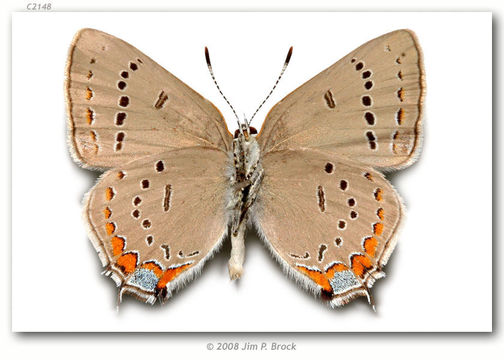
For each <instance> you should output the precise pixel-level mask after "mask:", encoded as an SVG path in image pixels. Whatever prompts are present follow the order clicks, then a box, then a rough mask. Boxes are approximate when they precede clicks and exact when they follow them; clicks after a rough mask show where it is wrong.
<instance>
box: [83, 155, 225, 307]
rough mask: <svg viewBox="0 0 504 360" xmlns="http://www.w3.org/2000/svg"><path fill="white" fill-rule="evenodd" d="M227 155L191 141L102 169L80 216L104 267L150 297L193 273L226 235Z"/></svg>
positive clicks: (126, 288) (127, 288)
mask: <svg viewBox="0 0 504 360" xmlns="http://www.w3.org/2000/svg"><path fill="white" fill-rule="evenodd" d="M227 160H228V157H227V155H226V154H225V153H224V152H222V151H220V150H217V149H215V148H206V147H192V148H184V149H179V150H172V151H168V152H164V153H159V154H154V155H149V156H147V157H145V158H141V159H138V160H133V161H132V162H130V163H128V164H125V165H123V166H120V167H117V168H116V169H113V170H109V171H107V172H106V173H105V174H104V175H103V176H102V177H101V178H100V180H99V181H98V183H97V184H96V185H95V187H94V188H93V189H92V190H91V191H90V192H89V194H88V196H87V198H86V206H85V210H84V217H85V218H86V220H87V222H88V224H89V234H90V238H91V240H92V242H93V244H94V246H95V248H96V250H97V251H98V254H99V256H100V259H101V261H102V263H103V266H106V267H107V270H106V274H107V275H109V276H111V277H112V278H113V279H114V280H115V281H116V283H117V285H118V286H121V295H122V294H123V293H131V294H133V295H134V296H136V297H138V298H139V299H141V300H144V301H146V302H149V303H153V302H155V301H156V299H157V298H158V297H161V298H166V297H169V296H170V295H171V293H172V292H173V290H175V289H177V288H178V287H180V286H182V285H183V284H184V283H185V282H187V281H189V280H191V279H192V278H193V277H194V276H195V275H197V274H198V273H199V272H200V270H201V267H202V266H203V264H204V262H205V261H206V260H208V259H209V258H210V257H211V256H212V254H213V253H214V252H215V251H216V250H217V249H218V247H219V245H220V243H221V241H222V240H223V238H224V236H225V235H226V234H227V224H228V219H227V214H226V209H225V205H226V204H225V193H226V191H227V189H228V179H227V178H226V176H225V173H226V170H225V169H226V164H227Z"/></svg>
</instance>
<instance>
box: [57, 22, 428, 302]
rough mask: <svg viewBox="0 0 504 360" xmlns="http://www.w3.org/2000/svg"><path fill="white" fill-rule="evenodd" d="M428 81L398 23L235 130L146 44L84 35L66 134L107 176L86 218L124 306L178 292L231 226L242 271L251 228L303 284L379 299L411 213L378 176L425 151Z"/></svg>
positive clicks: (341, 295)
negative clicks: (376, 291)
mask: <svg viewBox="0 0 504 360" xmlns="http://www.w3.org/2000/svg"><path fill="white" fill-rule="evenodd" d="M291 51H292V49H291ZM290 55H291V52H289V55H288V58H290ZM207 62H208V65H209V68H210V71H211V65H210V62H209V58H208V53H207ZM286 62H288V60H287V61H286ZM284 70H285V67H284ZM212 76H213V73H212ZM424 92H425V85H424V69H423V63H422V53H421V50H420V47H419V44H418V40H417V38H416V36H415V34H414V33H413V32H412V31H410V30H398V31H394V32H391V33H388V34H385V35H383V36H380V37H378V38H376V39H374V40H371V41H369V42H367V43H365V44H364V45H362V46H360V47H359V48H357V49H356V50H354V51H352V52H351V53H349V54H348V55H347V56H345V57H344V58H342V59H341V60H339V61H338V62H336V63H335V64H333V65H332V66H330V67H329V68H327V69H325V70H324V71H322V72H321V73H320V74H318V75H316V76H315V77H313V78H312V79H311V80H309V81H307V82H306V83H305V84H303V85H301V86H300V87H299V88H297V89H296V90H294V91H293V92H292V93H290V94H289V95H288V96H286V97H285V98H284V99H283V100H281V101H280V102H279V103H277V104H276V105H275V106H274V107H273V108H272V109H271V111H270V112H269V113H268V115H267V117H266V119H265V121H264V123H263V125H262V128H261V131H260V132H259V133H258V134H257V130H255V129H254V128H253V127H251V126H250V124H249V122H248V121H246V120H245V121H240V122H239V127H238V129H237V130H236V132H235V133H234V135H233V134H231V133H230V132H229V130H228V128H227V126H226V123H225V121H224V119H223V116H222V115H221V113H220V112H219V110H218V109H217V108H216V107H215V106H214V105H213V104H212V103H210V102H209V101H208V100H206V99H205V98H203V97H202V96H201V95H199V94H198V93H197V92H195V91H194V90H193V89H191V88H190V87H189V86H187V85H186V84H185V83H183V82H182V81H181V80H179V79H177V78H176V77H175V76H174V75H172V74H171V73H170V72H168V71H166V70H165V69H163V68H162V67H161V66H160V65H158V64H157V63H155V62H154V61H153V60H151V59H150V58H149V57H147V56H146V55H145V54H143V53H142V52H140V51H139V50H137V49H136V48H134V47H133V46H131V45H130V44H128V43H126V42H124V41H122V40H120V39H118V38H116V37H114V36H111V35H109V34H106V33H104V32H101V31H98V30H93V29H83V30H81V31H79V32H78V33H77V34H76V36H75V38H74V40H73V42H72V45H71V47H70V50H69V55H68V61H67V67H66V100H67V110H68V129H69V131H68V133H69V143H70V148H71V153H72V156H73V158H74V160H75V161H76V162H78V163H79V164H80V165H81V166H82V167H84V168H88V169H99V170H104V171H105V172H104V173H103V175H102V176H101V177H100V178H99V179H98V181H97V183H96V185H95V186H94V187H93V188H92V189H91V190H90V191H89V193H88V194H87V195H86V196H85V200H84V204H85V206H84V218H85V220H86V223H87V225H88V232H89V238H90V239H91V241H92V243H93V245H94V247H95V248H96V250H97V252H98V256H99V258H100V260H101V262H102V264H103V266H104V267H105V271H104V274H106V275H107V276H110V277H111V278H112V279H113V280H114V281H115V283H116V284H117V286H118V287H119V297H118V299H119V301H121V299H122V296H123V295H124V294H130V295H133V296H134V297H136V298H138V299H139V300H141V301H144V302H146V303H150V304H154V303H155V302H156V301H157V300H159V301H160V302H162V301H163V300H165V299H167V298H169V297H171V296H172V295H173V293H174V292H175V291H176V290H178V289H180V288H181V287H183V286H184V285H185V284H186V283H187V282H188V281H190V280H192V279H193V278H194V277H195V276H197V275H198V274H199V273H200V272H201V271H202V267H203V265H204V264H205V262H206V261H208V260H209V259H210V258H211V257H212V256H213V255H214V254H215V253H216V251H218V249H219V247H220V246H221V245H222V243H223V241H224V240H226V239H227V238H228V237H229V238H230V239H231V244H232V250H231V257H230V260H229V274H230V277H231V279H237V278H239V277H240V276H241V275H242V272H243V263H244V254H245V245H244V241H245V233H246V230H247V228H250V227H255V229H256V230H257V232H258V234H259V236H260V237H261V238H262V240H263V241H264V243H265V244H266V247H267V248H268V249H269V250H270V252H271V254H272V255H273V257H274V258H275V259H276V260H277V261H278V262H279V263H280V265H281V267H282V268H283V270H284V271H285V272H286V273H287V274H288V275H289V276H290V277H292V278H293V279H295V280H296V281H297V282H298V283H299V284H300V285H301V286H302V287H303V288H305V289H307V290H308V291H311V292H313V293H315V294H317V295H319V296H320V297H322V298H323V299H325V300H327V301H328V302H329V304H330V305H331V306H332V307H338V306H342V305H344V304H346V303H348V302H350V301H351V300H352V299H354V298H356V297H359V296H365V297H367V299H368V301H369V303H370V304H371V305H373V307H374V300H373V299H372V297H371V294H370V290H369V289H370V288H371V287H372V286H373V284H374V282H375V281H376V280H377V279H379V278H382V277H383V276H384V275H385V273H384V272H383V266H384V265H385V264H386V263H387V260H388V259H389V257H390V255H391V254H392V252H393V250H394V247H395V245H396V242H397V236H396V235H397V231H398V227H399V224H400V223H401V220H402V217H403V205H402V203H401V200H400V198H399V195H398V194H397V192H396V191H395V190H394V188H393V187H392V185H391V184H390V183H389V182H388V181H387V180H386V178H385V177H384V175H383V174H382V171H392V170H398V169H402V168H405V167H407V166H409V165H411V164H412V163H413V162H414V161H415V160H416V159H417V158H418V155H419V152H420V147H421V139H422V130H421V116H422V104H423V98H424Z"/></svg>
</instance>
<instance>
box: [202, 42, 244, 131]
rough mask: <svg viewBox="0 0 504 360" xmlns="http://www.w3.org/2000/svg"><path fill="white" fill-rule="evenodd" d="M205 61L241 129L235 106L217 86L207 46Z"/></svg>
mask: <svg viewBox="0 0 504 360" xmlns="http://www.w3.org/2000/svg"><path fill="white" fill-rule="evenodd" d="M205 59H206V63H207V66H208V71H210V75H211V76H212V80H213V82H214V84H215V86H217V90H219V92H220V94H221V95H222V97H223V98H224V100H226V102H227V104H228V105H229V107H230V108H231V110H233V114H234V116H235V117H236V121H237V122H238V128H240V119H239V118H238V115H236V111H235V109H234V108H233V105H231V103H230V102H229V101H228V99H227V98H226V96H225V95H224V94H223V93H222V90H221V89H220V87H219V84H217V80H215V76H214V73H213V70H212V64H211V63H210V54H209V52H208V48H207V47H206V46H205Z"/></svg>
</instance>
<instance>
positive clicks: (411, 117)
mask: <svg viewBox="0 0 504 360" xmlns="http://www.w3.org/2000/svg"><path fill="white" fill-rule="evenodd" d="M423 94H424V72H423V65H422V56H421V52H420V48H419V46H418V43H417V40H416V37H415V35H414V34H413V33H412V32H411V31H409V30H398V31H394V32H391V33H389V34H386V35H383V36H381V37H379V38H376V39H374V40H371V41H369V42H367V43H366V44H364V45H362V46H361V47H359V48H358V49H356V50H354V51H352V52H351V53H350V54H348V55H347V56H345V57H344V58H343V59H341V60H340V61H338V62H337V63H335V64H334V65H332V66H331V67H329V68H328V69H326V70H324V71H322V72H321V73H320V74H318V75H317V76H315V77H314V78H312V79H311V80H309V81H308V82H306V83H305V84H304V85H302V86H301V87H299V88H298V89H296V90H295V91H294V92H292V93H291V94H289V95H288V96H287V97H286V98H284V99H283V100H282V101H281V102H279V103H278V104H277V105H276V106H275V107H274V108H273V109H272V110H271V111H270V113H269V114H268V116H267V118H266V120H265V122H264V125H263V129H262V131H261V132H260V135H259V137H258V141H259V143H260V144H261V148H262V151H263V153H266V152H268V151H276V150H283V149H297V148H301V147H310V148H318V149H326V150H331V151H336V152H338V153H339V154H340V155H344V156H346V157H348V158H350V159H354V160H357V161H360V162H364V163H365V164H367V165H370V166H372V167H374V168H401V167H404V166H407V165H409V164H410V163H411V162H412V161H413V160H414V158H415V155H416V154H417V152H418V150H419V141H420V136H421V134H420V131H421V127H420V125H421V123H420V116H421V107H422V102H423Z"/></svg>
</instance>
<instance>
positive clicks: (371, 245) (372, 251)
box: [362, 236, 378, 257]
mask: <svg viewBox="0 0 504 360" xmlns="http://www.w3.org/2000/svg"><path fill="white" fill-rule="evenodd" d="M377 246H378V240H376V238H374V237H372V236H370V237H367V238H365V239H364V243H363V245H362V247H363V248H364V251H365V252H366V254H368V255H369V256H371V257H374V256H375V255H376V247H377Z"/></svg>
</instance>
